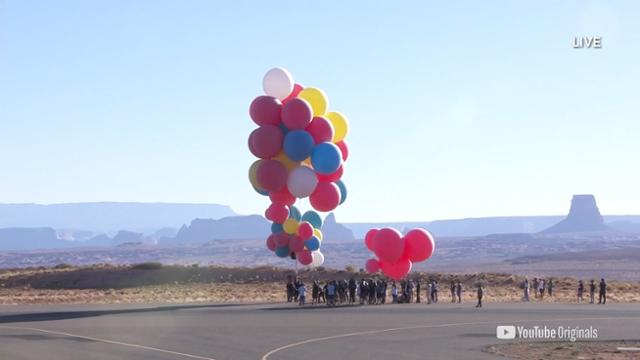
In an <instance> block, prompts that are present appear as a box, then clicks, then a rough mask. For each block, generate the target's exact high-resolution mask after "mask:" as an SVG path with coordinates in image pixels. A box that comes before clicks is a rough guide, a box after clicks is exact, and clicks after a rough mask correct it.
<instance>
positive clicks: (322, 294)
mask: <svg viewBox="0 0 640 360" xmlns="http://www.w3.org/2000/svg"><path fill="white" fill-rule="evenodd" d="M327 285H328V283H327V282H326V281H325V283H324V285H322V287H321V288H320V294H318V304H320V303H325V304H326V303H327Z"/></svg>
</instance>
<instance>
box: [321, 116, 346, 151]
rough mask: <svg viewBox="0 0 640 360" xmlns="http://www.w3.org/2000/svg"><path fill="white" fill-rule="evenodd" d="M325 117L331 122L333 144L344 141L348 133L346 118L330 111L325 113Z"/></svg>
mask: <svg viewBox="0 0 640 360" xmlns="http://www.w3.org/2000/svg"><path fill="white" fill-rule="evenodd" d="M325 117H326V118H327V119H329V121H331V124H332V125H333V142H334V143H337V142H338V141H340V140H342V139H344V138H345V137H346V136H347V133H348V132H349V122H348V121H347V118H346V117H345V116H344V115H343V114H342V113H340V112H337V111H331V112H328V113H326V115H325Z"/></svg>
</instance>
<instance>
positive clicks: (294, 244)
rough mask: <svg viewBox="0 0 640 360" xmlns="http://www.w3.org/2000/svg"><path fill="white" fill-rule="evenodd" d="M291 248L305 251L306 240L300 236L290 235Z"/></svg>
mask: <svg viewBox="0 0 640 360" xmlns="http://www.w3.org/2000/svg"><path fill="white" fill-rule="evenodd" d="M289 249H291V251H295V252H296V253H297V252H300V251H304V240H302V239H300V238H299V237H298V236H291V237H289Z"/></svg>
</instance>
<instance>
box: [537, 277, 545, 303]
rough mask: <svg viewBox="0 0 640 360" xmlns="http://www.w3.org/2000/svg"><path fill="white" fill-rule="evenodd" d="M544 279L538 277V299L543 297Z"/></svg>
mask: <svg viewBox="0 0 640 360" xmlns="http://www.w3.org/2000/svg"><path fill="white" fill-rule="evenodd" d="M544 289H545V287H544V279H540V281H539V282H538V292H539V293H540V300H542V299H543V298H544Z"/></svg>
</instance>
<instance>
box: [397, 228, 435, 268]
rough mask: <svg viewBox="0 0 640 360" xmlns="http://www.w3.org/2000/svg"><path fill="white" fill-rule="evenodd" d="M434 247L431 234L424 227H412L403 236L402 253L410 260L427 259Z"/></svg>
mask: <svg viewBox="0 0 640 360" xmlns="http://www.w3.org/2000/svg"><path fill="white" fill-rule="evenodd" d="M434 249H435V242H434V241H433V236H431V234H430V233H429V232H428V231H427V230H425V229H413V230H411V231H409V232H408V233H407V234H406V235H405V236H404V255H405V257H406V258H408V259H409V260H411V261H412V262H418V261H425V260H427V259H428V258H430V257H431V255H433V250H434Z"/></svg>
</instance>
